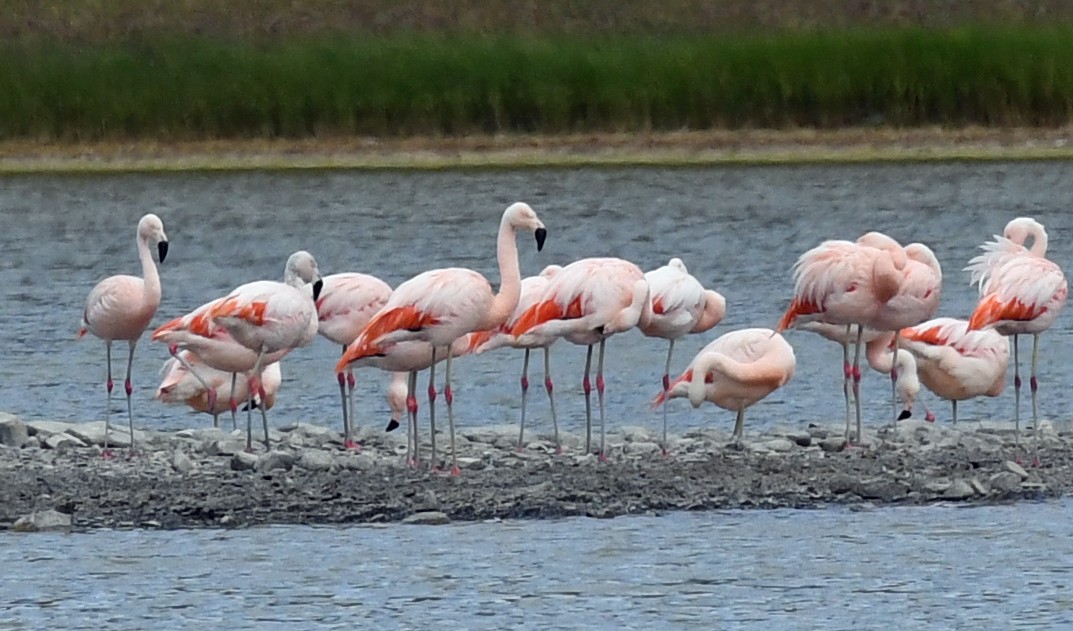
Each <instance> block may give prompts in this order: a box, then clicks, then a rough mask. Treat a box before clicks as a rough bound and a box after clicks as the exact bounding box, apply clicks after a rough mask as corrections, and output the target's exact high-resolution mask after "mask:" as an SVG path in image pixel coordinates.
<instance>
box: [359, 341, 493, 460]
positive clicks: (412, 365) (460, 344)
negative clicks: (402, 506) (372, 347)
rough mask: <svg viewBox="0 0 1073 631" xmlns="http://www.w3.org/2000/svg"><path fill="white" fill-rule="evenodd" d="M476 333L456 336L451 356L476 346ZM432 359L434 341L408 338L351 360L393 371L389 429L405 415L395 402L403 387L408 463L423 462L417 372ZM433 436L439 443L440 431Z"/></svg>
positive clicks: (441, 358)
mask: <svg viewBox="0 0 1073 631" xmlns="http://www.w3.org/2000/svg"><path fill="white" fill-rule="evenodd" d="M473 335H476V334H474V333H471V334H469V335H466V336H465V337H460V338H458V339H457V340H455V341H454V343H452V344H451V348H450V355H451V357H460V356H462V355H465V354H467V353H468V352H470V347H471V346H473V344H472V342H471V339H470V338H471V336H473ZM446 359H447V353H441V354H439V355H436V357H435V360H436V362H437V363H439V362H442V361H445V360H446ZM432 361H433V354H432V344H429V343H428V342H419V341H408V342H399V343H398V344H392V345H390V346H386V347H384V349H383V350H382V351H381V353H380V354H379V355H370V356H367V357H362V358H360V359H356V360H354V361H353V362H351V363H349V364H348V368H363V367H366V366H368V367H373V368H379V369H380V370H383V371H386V372H390V373H392V380H391V384H390V385H389V387H388V399H389V401H390V402H391V404H392V412H393V413H392V416H391V420H390V421H389V422H388V425H387V427H386V428H385V431H388V432H393V431H395V430H396V429H398V427H399V418H401V414H399V415H396V414H394V412H395V411H396V408H395V404H396V403H398V401H399V399H398V398H397V397H398V390H399V388H400V387H401V388H402V392H403V396H402V398H401V402H402V406H403V407H402V409H403V410H405V411H407V412H408V413H409V421H410V422H409V428H408V429H409V437H408V438H407V442H406V463H407V464H408V465H412V466H417V465H418V464H419V463H420V456H419V454H418V447H419V444H420V443H419V442H418V439H417V397H416V396H414V392H416V391H417V373H418V372H419V371H421V370H425V369H427V368H429V367H430V366H432ZM399 375H402V377H401V380H402V384H401V386H400V384H399V380H400V377H399ZM431 440H432V445H433V447H435V444H436V435H435V434H434V433H433V434H432V438H431ZM410 443H413V451H412V452H411V451H410ZM411 453H412V457H411Z"/></svg>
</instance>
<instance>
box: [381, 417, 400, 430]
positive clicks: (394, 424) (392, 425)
mask: <svg viewBox="0 0 1073 631" xmlns="http://www.w3.org/2000/svg"><path fill="white" fill-rule="evenodd" d="M398 428H399V422H398V421H396V420H395V419H391V420H390V421H388V422H387V427H385V428H384V431H385V432H393V431H395V430H397V429H398Z"/></svg>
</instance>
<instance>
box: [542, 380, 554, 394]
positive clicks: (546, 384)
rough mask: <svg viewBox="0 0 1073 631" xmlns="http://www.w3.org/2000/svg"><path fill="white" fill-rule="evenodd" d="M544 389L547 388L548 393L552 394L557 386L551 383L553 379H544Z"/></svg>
mask: <svg viewBox="0 0 1073 631" xmlns="http://www.w3.org/2000/svg"><path fill="white" fill-rule="evenodd" d="M544 388H546V389H547V391H548V392H551V391H552V390H554V389H555V386H554V385H552V383H551V377H545V378H544Z"/></svg>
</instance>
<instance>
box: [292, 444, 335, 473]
mask: <svg viewBox="0 0 1073 631" xmlns="http://www.w3.org/2000/svg"><path fill="white" fill-rule="evenodd" d="M334 464H335V458H332V455H331V454H330V453H328V452H326V451H320V450H319V449H307V450H305V451H303V452H302V457H301V458H299V459H298V466H299V467H302V468H303V469H307V470H309V471H328V470H330V469H331V468H332V466H333V465H334Z"/></svg>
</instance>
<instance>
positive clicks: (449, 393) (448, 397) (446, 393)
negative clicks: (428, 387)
mask: <svg viewBox="0 0 1073 631" xmlns="http://www.w3.org/2000/svg"><path fill="white" fill-rule="evenodd" d="M443 398H444V400H445V401H447V405H451V404H452V403H454V400H455V391H454V390H452V389H451V386H447V387H445V388H444V389H443Z"/></svg>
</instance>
